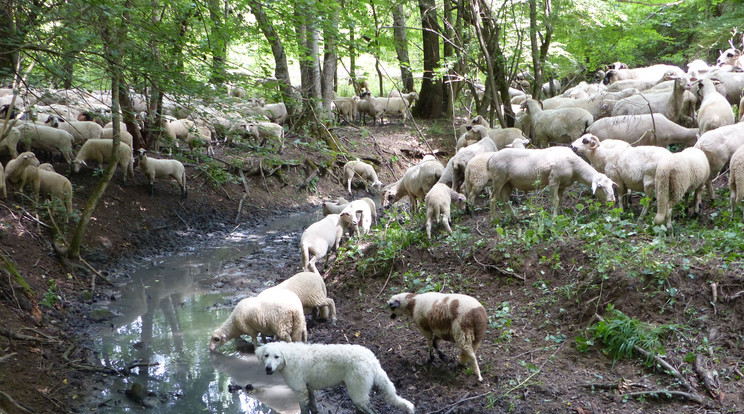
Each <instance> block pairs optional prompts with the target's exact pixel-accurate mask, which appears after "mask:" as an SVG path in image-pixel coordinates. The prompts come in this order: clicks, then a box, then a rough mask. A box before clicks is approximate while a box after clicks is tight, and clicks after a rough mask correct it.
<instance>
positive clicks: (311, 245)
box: [300, 214, 346, 272]
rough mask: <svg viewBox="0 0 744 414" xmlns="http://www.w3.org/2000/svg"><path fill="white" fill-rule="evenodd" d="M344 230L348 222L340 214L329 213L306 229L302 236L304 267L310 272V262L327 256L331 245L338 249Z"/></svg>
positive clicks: (301, 249) (301, 246)
mask: <svg viewBox="0 0 744 414" xmlns="http://www.w3.org/2000/svg"><path fill="white" fill-rule="evenodd" d="M344 231H346V223H345V222H343V221H342V220H341V215H339V214H329V215H327V216H325V217H324V218H323V219H322V220H319V221H316V222H315V223H313V224H311V225H310V226H309V227H308V228H307V229H305V231H304V232H302V236H301V237H300V252H301V253H302V269H303V270H304V271H305V272H309V271H310V264H311V263H315V262H316V261H317V260H318V259H322V258H323V257H325V255H326V254H327V253H328V250H330V249H331V247H333V248H334V249H338V244H339V242H340V241H341V236H342V235H343V234H344Z"/></svg>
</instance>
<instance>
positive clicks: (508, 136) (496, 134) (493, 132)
mask: <svg viewBox="0 0 744 414" xmlns="http://www.w3.org/2000/svg"><path fill="white" fill-rule="evenodd" d="M486 137H487V138H490V139H491V141H493V143H494V144H495V145H496V148H497V149H502V148H504V147H506V145H507V144H511V143H512V142H514V140H516V139H521V138H524V134H522V130H520V129H519V128H495V129H489V128H486V127H483V126H480V125H475V126H472V127H470V129H469V130H468V131H467V132H466V133H465V134H463V135H462V136H461V137H460V138H459V139H458V140H457V145H455V150H456V151H459V150H460V148H465V147H467V146H468V145H472V144H475V143H476V142H478V141H480V140H482V139H483V138H486Z"/></svg>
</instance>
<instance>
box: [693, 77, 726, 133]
mask: <svg viewBox="0 0 744 414" xmlns="http://www.w3.org/2000/svg"><path fill="white" fill-rule="evenodd" d="M714 82H715V83H720V82H718V80H713V79H708V78H705V79H701V80H700V81H698V82H695V86H696V89H697V90H696V93H697V96H698V98H699V99H701V103H700V110H699V111H698V125H699V126H700V133H701V134H704V133H706V132H708V131H710V130H713V129H716V128H718V127H722V126H724V125H731V124H733V123H734V122H735V121H734V111H733V110H732V109H731V105H729V103H728V101H727V100H726V97H725V96H723V95H721V94H720V93H718V91H717V90H716V87H715V83H714Z"/></svg>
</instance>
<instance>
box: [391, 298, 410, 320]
mask: <svg viewBox="0 0 744 414" xmlns="http://www.w3.org/2000/svg"><path fill="white" fill-rule="evenodd" d="M413 296H415V294H412V293H399V294H397V295H393V296H392V297H391V298H390V300H388V303H387V306H388V308H389V309H390V319H395V318H396V317H397V316H399V315H405V314H406V310H407V309H409V308H412V307H413V302H414V301H415V299H413Z"/></svg>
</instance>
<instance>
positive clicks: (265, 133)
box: [246, 122, 284, 152]
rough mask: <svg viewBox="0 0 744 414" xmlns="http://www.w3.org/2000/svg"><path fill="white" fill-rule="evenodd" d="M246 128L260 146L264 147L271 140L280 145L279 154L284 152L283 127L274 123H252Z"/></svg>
mask: <svg viewBox="0 0 744 414" xmlns="http://www.w3.org/2000/svg"><path fill="white" fill-rule="evenodd" d="M246 128H247V129H248V133H249V134H250V135H252V136H253V137H254V138H255V140H256V142H257V143H259V144H258V145H259V146H261V147H263V146H264V145H265V144H266V141H269V140H270V141H273V142H274V143H277V144H278V151H279V152H282V151H283V150H284V127H282V126H281V125H279V124H275V123H273V122H251V123H249V124H247V127H246Z"/></svg>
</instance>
